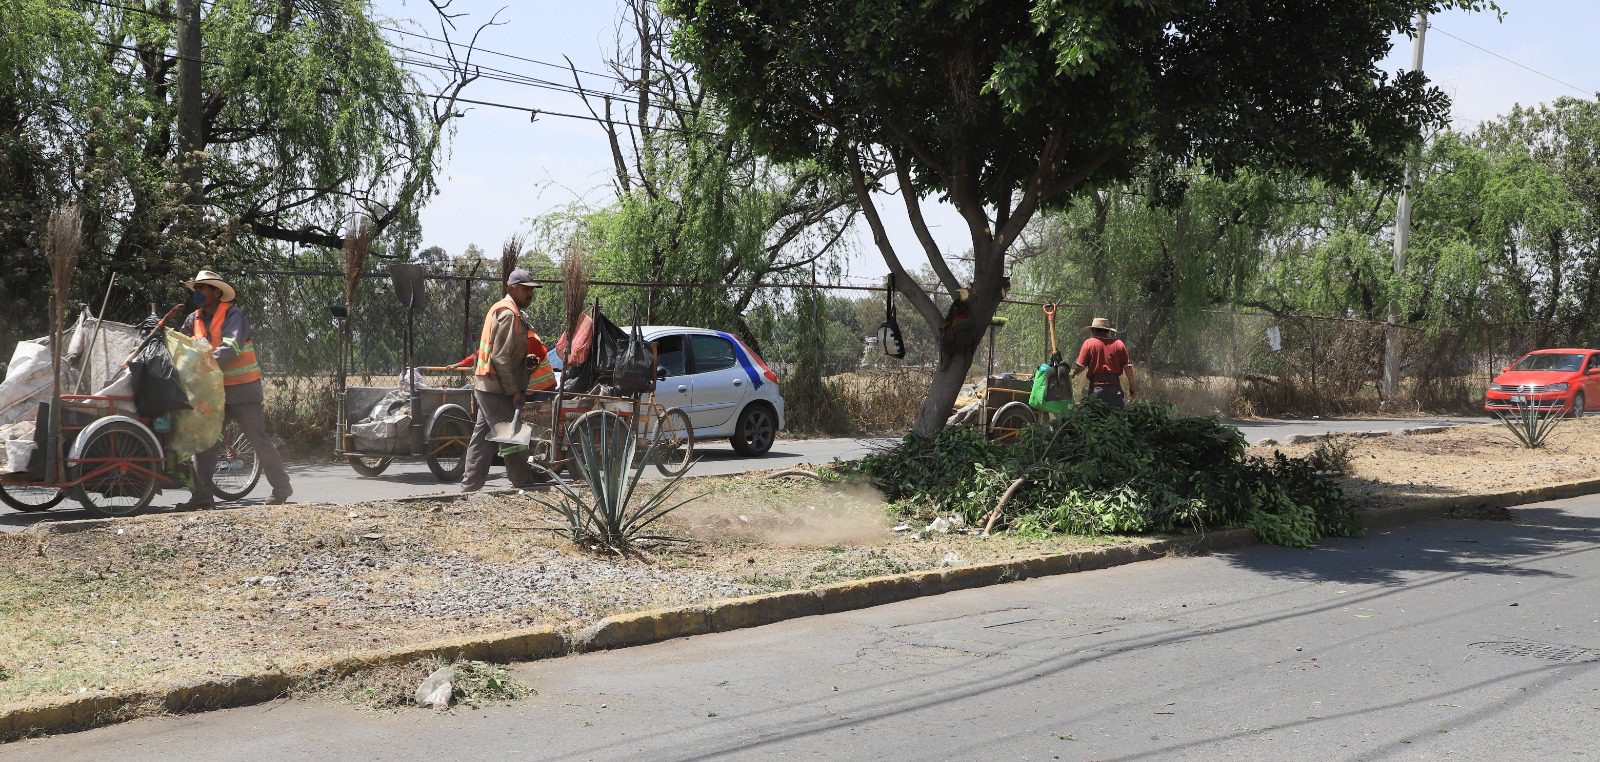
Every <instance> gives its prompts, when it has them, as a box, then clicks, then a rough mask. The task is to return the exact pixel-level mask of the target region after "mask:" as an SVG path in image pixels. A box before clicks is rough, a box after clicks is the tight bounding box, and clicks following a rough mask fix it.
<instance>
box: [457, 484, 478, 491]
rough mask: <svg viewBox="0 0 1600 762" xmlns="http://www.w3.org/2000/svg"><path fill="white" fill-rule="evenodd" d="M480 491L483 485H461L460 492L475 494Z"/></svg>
mask: <svg viewBox="0 0 1600 762" xmlns="http://www.w3.org/2000/svg"><path fill="white" fill-rule="evenodd" d="M480 489H483V485H482V484H462V485H461V491H462V492H477V491H478V490H480Z"/></svg>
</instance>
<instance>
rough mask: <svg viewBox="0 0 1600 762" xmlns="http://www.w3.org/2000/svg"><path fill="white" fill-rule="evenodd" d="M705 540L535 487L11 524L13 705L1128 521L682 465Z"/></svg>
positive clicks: (1006, 554)
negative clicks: (1047, 524)
mask: <svg viewBox="0 0 1600 762" xmlns="http://www.w3.org/2000/svg"><path fill="white" fill-rule="evenodd" d="M683 489H684V493H683V494H684V496H687V495H688V494H692V492H691V491H698V492H704V493H706V496H705V497H704V498H703V499H701V500H698V501H696V502H694V503H690V504H689V505H688V506H686V507H685V508H683V509H682V510H681V511H680V512H678V513H677V514H674V515H673V516H672V517H670V519H669V520H668V521H667V522H664V523H666V524H667V526H666V527H664V528H665V530H666V533H668V534H675V535H680V536H684V537H689V538H694V539H695V540H697V542H694V543H691V544H682V545H670V546H664V547H658V548H655V549H653V550H651V551H650V552H649V554H648V557H646V558H644V559H635V560H618V559H614V558H607V557H601V556H597V555H593V554H590V553H586V552H583V551H580V550H577V549H575V547H574V546H573V545H572V544H571V543H570V542H569V541H567V540H566V539H565V538H564V537H562V536H559V535H557V534H556V533H554V532H552V531H551V529H553V528H554V527H555V526H556V524H555V523H554V520H553V519H554V514H552V513H550V512H549V511H548V510H547V509H544V508H542V507H540V506H538V505H537V504H535V503H533V502H532V501H530V500H527V499H526V498H522V497H504V496H475V497H473V498H471V499H468V500H460V501H454V502H438V503H370V504H362V505H356V506H321V505H289V506H279V507H271V508H268V507H259V506H258V507H250V508H244V509H239V510H217V511H209V512H196V513H182V514H167V515H147V516H140V517H135V518H131V519H126V520H122V521H118V522H115V523H114V524H113V525H112V526H109V527H105V528H99V529H93V530H89V531H83V532H77V533H71V534H50V533H33V532H26V533H22V534H16V535H5V536H0V559H3V562H0V708H3V707H4V706H6V705H14V704H16V703H18V702H22V701H26V700H30V699H35V698H40V697H49V696H65V695H73V694H81V693H90V692H95V691H109V690H117V689H128V688H143V687H160V686H165V685H169V684H174V683H181V682H184V681H191V680H194V679H199V678H204V677H207V676H214V675H228V674H239V673H243V672H246V671H254V670H262V669H271V668H275V667H283V668H289V667H292V666H294V665H297V664H300V663H305V662H310V661H316V660H320V659H323V658H327V657H332V656H338V655H341V654H347V653H351V652H357V651H363V650H370V649H373V648H378V647H383V646H392V645H397V644H401V643H408V642H420V641H425V640H431V639H435V638H438V637H443V636H447V635H452V634H459V633H466V632H471V631H485V630H494V629H503V628H511V627H524V626H537V625H545V624H553V625H563V626H568V627H572V628H579V627H582V626H584V625H586V624H588V623H590V622H593V621H595V620H597V619H600V618H602V617H605V616H608V615H611V614H614V613H619V612H624V611H634V610H640V609H645V608H651V607H657V606H674V605H683V604H689V603H694V602H699V601H707V600H712V599H716V598H724V597H730V596H737V595H746V594H752V593H760V592H771V591H776V590H786V589H792V588H803V587H809V586H814V585H818V584H824V583H828V582H835V581H840V580H846V579H856V578H862V577H868V576H875V575H881V574H894V573H900V572H907V571H914V570H919V569H928V568H935V567H938V566H941V565H956V564H962V563H971V562H976V561H983V560H998V559H1004V558H1012V557H1023V556H1031V555H1037V554H1039V553H1041V552H1045V551H1050V550H1065V549H1071V548H1078V547H1085V546H1089V545H1096V544H1107V543H1128V542H1141V541H1142V540H1137V539H1132V538H1104V539H1088V538H1057V539H1051V540H1038V539H1026V538H1011V537H992V538H981V537H975V536H964V535H934V536H932V537H929V538H918V537H916V536H914V535H915V533H914V532H899V533H897V532H894V531H892V527H891V526H890V525H889V522H888V520H887V516H886V514H885V512H884V510H883V508H882V504H881V501H879V500H878V498H877V496H876V495H873V494H869V493H866V492H861V491H852V490H847V489H835V488H832V487H823V486H820V485H818V484H816V483H814V482H811V481H809V480H793V481H784V482H765V481H761V480H759V479H755V478H748V477H746V478H738V479H732V478H725V479H715V480H695V481H692V482H685V484H684V487H683Z"/></svg>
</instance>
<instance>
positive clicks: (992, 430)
mask: <svg viewBox="0 0 1600 762" xmlns="http://www.w3.org/2000/svg"><path fill="white" fill-rule="evenodd" d="M1038 420H1039V419H1038V417H1037V416H1035V415H1034V414H1033V408H1031V407H1028V403H1026V402H1007V403H1006V404H1004V405H1001V406H1000V409H999V410H996V411H995V413H994V418H992V419H990V421H989V439H990V441H993V442H996V443H1001V444H1005V443H1010V442H1015V441H1017V435H1018V434H1020V433H1022V430H1023V429H1025V428H1027V427H1029V426H1032V425H1033V424H1035V423H1037V422H1038Z"/></svg>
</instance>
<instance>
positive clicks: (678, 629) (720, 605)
mask: <svg viewBox="0 0 1600 762" xmlns="http://www.w3.org/2000/svg"><path fill="white" fill-rule="evenodd" d="M1593 494H1600V479H1587V480H1584V481H1578V482H1568V483H1565V484H1555V485H1550V486H1547V487H1537V488H1531V489H1522V490H1512V491H1507V492H1498V493H1489V494H1480V495H1460V496H1451V497H1437V498H1429V499H1427V500H1422V501H1418V502H1416V503H1412V504H1410V505H1404V506H1398V507H1395V508H1387V509H1380V510H1372V511H1366V512H1363V513H1362V514H1361V515H1360V519H1361V523H1362V525H1363V526H1365V527H1366V528H1368V529H1369V530H1370V529H1379V528H1385V527H1391V526H1397V525H1401V524H1406V523H1409V522H1413V521H1419V520H1427V519H1433V518H1439V517H1441V516H1442V515H1443V514H1444V512H1445V511H1446V510H1449V509H1451V508H1456V507H1472V508H1495V507H1499V508H1504V507H1510V506H1515V505H1525V504H1528V503H1536V502H1543V501H1546V500H1560V499H1564V498H1570V497H1580V496H1584V495H1593ZM84 523H87V522H84ZM1256 542H1258V538H1257V537H1256V533H1255V532H1254V531H1253V530H1250V529H1247V528H1237V529H1225V530H1220V531H1215V532H1208V533H1206V534H1202V535H1190V536H1184V537H1171V538H1164V539H1159V540H1155V541H1152V542H1148V543H1140V544H1127V545H1112V546H1106V547H1100V548H1091V549H1087V550H1080V551H1073V552H1070V553H1053V554H1048V555H1043V556H1036V557H1032V558H1021V559H1011V560H1007V561H996V562H989V563H979V564H967V565H963V566H953V567H948V568H942V569H929V570H924V571H919V572H911V573H907V574H897V575H893V576H887V577H869V578H867V579H859V580H852V581H848V582H839V583H835V584H831V585H823V586H820V587H814V588H810V589H807V590H795V591H788V592H779V593H768V594H765V595H752V596H747V597H743V598H729V599H724V600H719V601H711V602H709V603H703V604H696V605H692V606H682V607H678V608H666V609H655V610H651V611H640V612H633V613H627V614H617V615H615V616H610V617H606V618H605V619H602V620H600V621H599V622H596V623H594V624H592V625H590V626H589V627H586V628H584V629H583V630H582V631H580V632H578V633H576V634H573V635H567V634H565V633H563V632H562V631H561V630H560V629H558V628H555V627H540V628H531V629H523V630H513V631H510V632H496V633H488V634H485V635H477V636H466V637H456V638H449V639H444V640H436V641H430V642H426V643H420V644H413V645H408V646H402V647H399V648H395V649H387V650H378V651H371V652H366V653H362V654H356V655H352V656H346V657H343V658H339V659H333V660H329V661H326V662H322V663H318V664H308V665H303V666H301V667H298V668H291V669H290V670H288V671H280V672H268V673H260V674H254V675H240V676H231V677H227V678H223V679H218V680H210V681H205V682H200V683H192V684H188V685H182V686H177V687H174V688H172V689H170V690H168V691H166V692H165V693H152V692H146V691H129V692H125V693H120V694H107V695H96V696H86V697H83V698H69V699H65V700H62V699H50V700H43V701H39V702H36V703H33V704H28V705H24V706H21V707H18V708H15V709H11V710H7V711H5V712H3V713H0V742H5V741H11V740H15V739H18V738H24V737H30V736H34V735H41V734H47V733H61V732H68V731H73V730H84V729H88V728H91V727H98V726H101V725H110V724H115V723H117V722H122V721H124V720H126V719H131V718H132V717H135V716H138V715H139V710H140V709H141V708H142V707H161V708H163V709H165V710H166V711H169V712H174V713H183V712H194V711H206V710H211V709H226V708H230V707H238V706H247V705H250V704H259V703H262V702H265V701H271V700H273V699H276V698H279V697H281V696H283V695H285V694H287V693H288V692H289V691H290V690H291V689H292V688H293V687H294V686H295V685H296V684H298V683H300V682H302V681H305V680H307V679H312V678H317V677H342V676H345V675H349V674H353V673H356V672H360V671H362V670H365V669H371V668H373V667H376V666H381V665H392V664H405V663H408V662H412V661H418V660H421V659H428V658H434V657H438V658H444V659H473V660H478V661H489V662H500V663H505V662H512V661H534V660H539V659H548V658H554V657H558V656H566V655H569V654H578V653H587V652H591V651H600V650H608V649H614V648H627V647H630V646H642V645H648V644H651V643H659V642H662V641H665V640H673V639H676V638H682V637H688V636H691V635H704V634H707V633H712V632H727V631H730V630H739V629H744V628H747V627H760V626H762V625H767V624H773V623H776V622H782V621H785V620H788V619H798V618H800V617H806V616H817V615H820V614H831V613H837V612H844V611H853V610H856V609H862V608H869V607H872V606H882V605H884V604H889V603H896V602H899V601H905V600H910V599H913V598H919V597H922V596H928V595H941V594H943V593H949V592H954V591H957V590H968V589H972V588H977V587H987V586H990V585H997V584H1003V583H1006V582H1015V581H1018V580H1023V579H1033V578H1037V577H1049V576H1056V575H1061V574H1072V573H1076V572H1081V571H1092V570H1095V569H1108V568H1111V567H1115V566H1124V565H1127V564H1133V563H1138V562H1141V561H1150V560H1154V559H1157V558H1163V557H1166V556H1185V555H1195V554H1201V553H1209V552H1213V551H1219V550H1228V549H1232V548H1239V547H1243V546H1247V545H1253V544H1255V543H1256Z"/></svg>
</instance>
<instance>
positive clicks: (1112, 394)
mask: <svg viewBox="0 0 1600 762" xmlns="http://www.w3.org/2000/svg"><path fill="white" fill-rule="evenodd" d="M1089 393H1090V394H1093V395H1094V397H1095V399H1097V400H1100V401H1101V402H1104V403H1106V404H1107V405H1110V406H1112V407H1114V408H1116V409H1118V410H1121V409H1122V408H1123V400H1122V380H1121V379H1120V378H1119V379H1115V380H1111V381H1104V380H1095V379H1090V380H1089Z"/></svg>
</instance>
